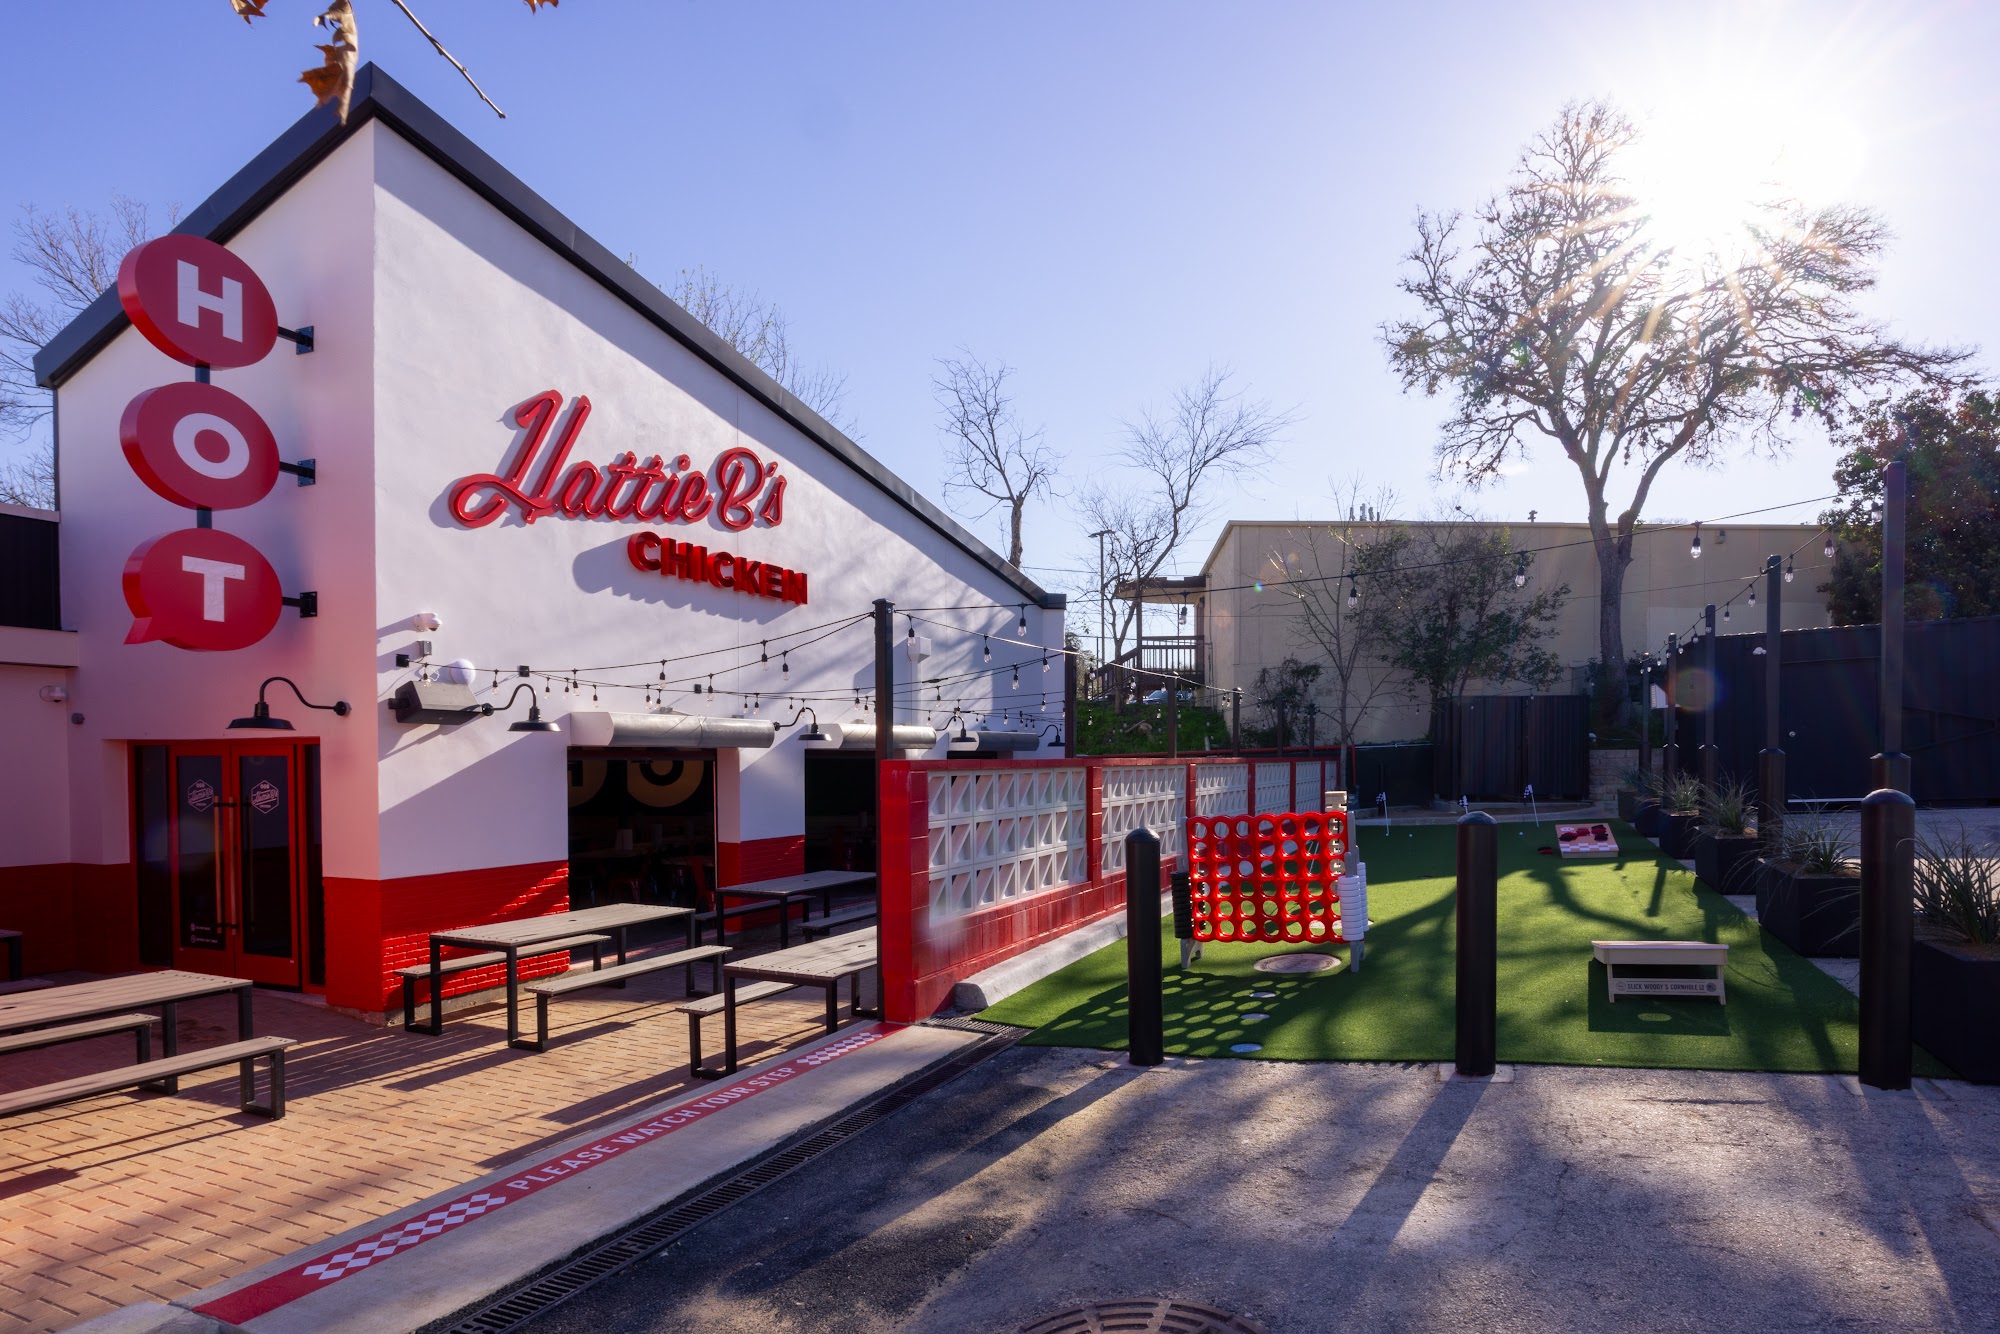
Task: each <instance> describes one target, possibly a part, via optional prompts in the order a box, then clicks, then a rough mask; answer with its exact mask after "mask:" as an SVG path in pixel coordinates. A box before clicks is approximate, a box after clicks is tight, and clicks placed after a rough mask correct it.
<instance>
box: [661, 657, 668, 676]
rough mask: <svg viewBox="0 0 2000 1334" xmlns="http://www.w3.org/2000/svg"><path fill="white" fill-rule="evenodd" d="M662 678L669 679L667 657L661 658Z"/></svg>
mask: <svg viewBox="0 0 2000 1334" xmlns="http://www.w3.org/2000/svg"><path fill="white" fill-rule="evenodd" d="M660 679H661V680H662V681H664V680H666V679H667V660H666V659H665V658H661V659H660Z"/></svg>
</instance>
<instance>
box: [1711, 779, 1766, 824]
mask: <svg viewBox="0 0 2000 1334" xmlns="http://www.w3.org/2000/svg"><path fill="white" fill-rule="evenodd" d="M1756 812H1757V793H1756V790H1755V789H1754V788H1752V787H1751V786H1750V785H1749V784H1748V783H1746V782H1744V781H1743V780H1742V779H1740V778H1732V779H1730V780H1729V781H1728V782H1726V783H1718V784H1716V785H1715V786H1714V787H1712V788H1711V787H1703V788H1702V793H1701V823H1702V828H1704V829H1706V830H1707V831H1708V832H1709V833H1711V834H1719V835H1721V836H1723V837H1724V838H1742V837H1743V836H1744V835H1746V834H1748V833H1749V832H1750V825H1751V820H1752V817H1753V816H1754V815H1755V814H1756Z"/></svg>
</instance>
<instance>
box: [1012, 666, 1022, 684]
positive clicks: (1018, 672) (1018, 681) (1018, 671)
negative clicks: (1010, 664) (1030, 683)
mask: <svg viewBox="0 0 2000 1334" xmlns="http://www.w3.org/2000/svg"><path fill="white" fill-rule="evenodd" d="M1020 688H1021V669H1020V668H1019V667H1016V668H1015V669H1014V684H1013V686H1012V689H1015V690H1019V689H1020Z"/></svg>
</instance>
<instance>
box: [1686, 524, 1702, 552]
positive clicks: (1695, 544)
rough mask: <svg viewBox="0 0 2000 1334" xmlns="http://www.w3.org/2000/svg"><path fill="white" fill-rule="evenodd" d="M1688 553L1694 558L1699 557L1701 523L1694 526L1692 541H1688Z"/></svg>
mask: <svg viewBox="0 0 2000 1334" xmlns="http://www.w3.org/2000/svg"><path fill="white" fill-rule="evenodd" d="M1688 555H1689V557H1690V558H1692V559H1694V560H1700V559H1701V525H1700V524H1696V525H1695V526H1694V541H1692V542H1690V543H1688Z"/></svg>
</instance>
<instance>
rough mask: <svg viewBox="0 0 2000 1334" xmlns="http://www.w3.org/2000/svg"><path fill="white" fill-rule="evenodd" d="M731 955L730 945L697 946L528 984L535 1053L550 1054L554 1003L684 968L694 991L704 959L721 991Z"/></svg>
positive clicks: (691, 989)
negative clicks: (585, 991) (725, 962)
mask: <svg viewBox="0 0 2000 1334" xmlns="http://www.w3.org/2000/svg"><path fill="white" fill-rule="evenodd" d="M727 953H729V946H727V945H697V946H695V947H694V948H693V949H691V950H676V951H675V952H673V953H672V954H656V955H654V956H653V957H652V958H650V959H634V960H633V961H632V962H630V963H621V964H617V965H614V966H613V967H610V968H602V969H594V970H592V971H590V972H584V971H582V970H581V969H579V970H578V971H576V972H574V973H565V974H563V975H562V976H561V977H551V978H545V979H543V980H542V981H539V982H530V983H528V987H527V990H528V993H529V994H530V995H532V996H533V997H534V998H535V1043H534V1049H535V1050H536V1051H547V1050H548V1049H549V1002H550V1001H552V1000H557V999H559V998H561V997H563V996H567V995H569V994H570V993H571V992H572V991H581V990H583V989H584V988H585V987H602V986H608V985H610V984H612V983H614V982H623V981H624V980H625V979H626V978H628V977H639V976H642V975H644V974H646V973H657V972H659V971H660V970H661V969H663V968H679V967H683V966H685V967H686V968H687V970H688V973H687V980H688V984H689V985H688V990H689V991H693V990H694V986H693V983H694V966H695V964H697V963H699V962H701V961H702V960H703V959H707V960H709V961H710V964H711V966H712V967H713V968H714V969H715V973H714V976H715V984H716V986H717V987H718V988H720V987H721V985H722V956H723V955H725V954H727Z"/></svg>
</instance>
